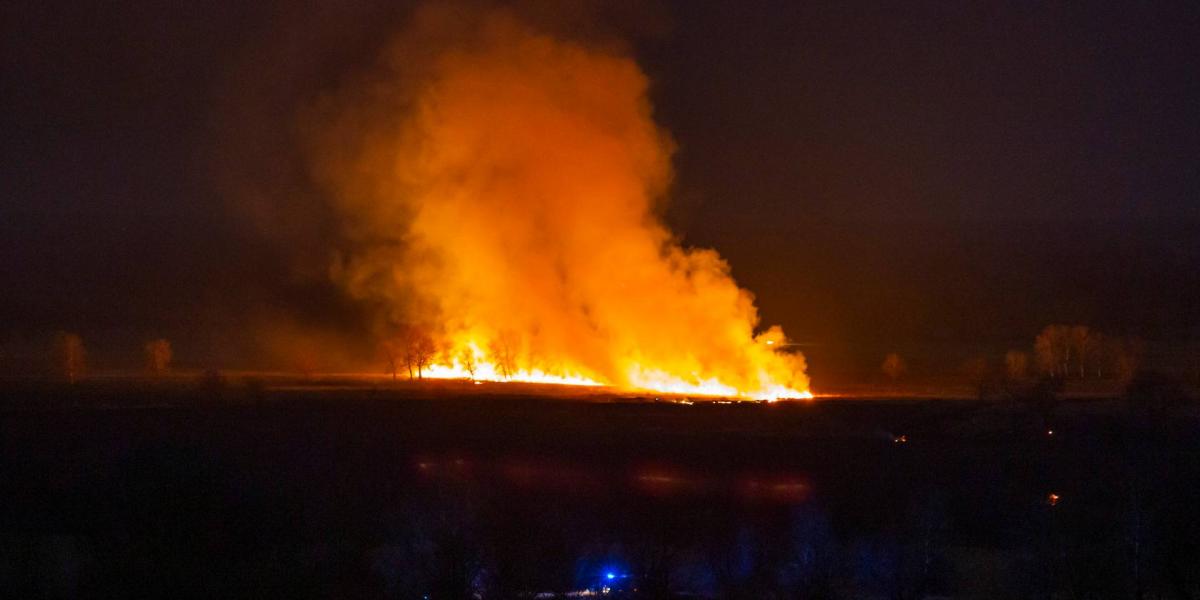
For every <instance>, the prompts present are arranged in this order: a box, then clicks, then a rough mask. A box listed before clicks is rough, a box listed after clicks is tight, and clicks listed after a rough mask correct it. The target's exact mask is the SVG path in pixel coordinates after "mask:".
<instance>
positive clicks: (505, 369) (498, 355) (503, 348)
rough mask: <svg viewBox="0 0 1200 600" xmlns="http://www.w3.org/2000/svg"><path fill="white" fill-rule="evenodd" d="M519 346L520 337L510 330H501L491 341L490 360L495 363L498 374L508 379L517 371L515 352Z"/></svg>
mask: <svg viewBox="0 0 1200 600" xmlns="http://www.w3.org/2000/svg"><path fill="white" fill-rule="evenodd" d="M519 348H520V338H519V337H518V336H517V334H515V333H513V332H511V331H504V332H501V333H500V335H498V336H496V339H495V340H492V343H491V348H490V349H491V353H492V360H493V361H494V362H495V363H496V368H497V369H499V371H500V375H501V376H503V377H504V378H505V379H508V378H510V377H512V376H513V375H515V374H516V372H517V353H518V351H519Z"/></svg>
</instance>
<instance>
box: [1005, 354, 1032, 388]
mask: <svg viewBox="0 0 1200 600" xmlns="http://www.w3.org/2000/svg"><path fill="white" fill-rule="evenodd" d="M1004 372H1005V374H1006V375H1007V376H1008V379H1009V380H1010V381H1022V380H1024V379H1025V377H1026V376H1027V375H1028V374H1029V355H1028V354H1025V353H1024V352H1021V351H1020V350H1009V351H1008V353H1006V354H1005V355H1004Z"/></svg>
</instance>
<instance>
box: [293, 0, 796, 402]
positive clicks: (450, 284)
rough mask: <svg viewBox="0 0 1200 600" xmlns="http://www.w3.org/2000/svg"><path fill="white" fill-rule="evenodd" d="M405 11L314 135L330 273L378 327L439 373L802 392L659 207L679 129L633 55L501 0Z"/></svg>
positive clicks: (721, 266) (781, 355)
mask: <svg viewBox="0 0 1200 600" xmlns="http://www.w3.org/2000/svg"><path fill="white" fill-rule="evenodd" d="M459 8H461V7H459ZM416 23H417V26H416V30H415V31H414V32H412V34H411V35H410V36H407V37H404V38H402V39H401V40H400V41H399V42H398V43H397V44H396V46H395V48H394V52H392V53H391V54H390V55H389V56H388V57H387V58H388V60H386V61H385V63H386V64H385V66H384V73H382V75H381V76H380V77H379V78H378V80H372V81H368V82H366V84H365V85H363V84H362V82H359V84H356V85H354V86H351V87H350V88H348V89H346V90H343V93H342V94H340V95H338V96H336V97H334V98H331V99H327V102H326V104H325V105H323V108H324V109H326V110H327V111H328V112H329V113H330V114H328V115H327V116H328V118H329V122H328V123H327V126H326V127H324V128H323V129H324V130H325V133H326V136H325V137H323V138H321V139H320V140H319V143H318V144H316V146H317V147H318V148H319V150H318V152H319V160H318V168H319V171H320V176H321V177H323V178H324V179H325V180H326V181H327V182H328V183H329V184H330V187H331V188H332V189H333V190H334V191H335V196H336V203H335V206H334V207H333V208H334V209H335V210H334V212H335V214H336V215H338V216H339V217H340V219H341V221H342V225H343V233H344V235H345V237H346V238H347V240H348V243H347V247H348V249H347V250H346V251H345V253H344V254H342V255H341V257H340V259H339V260H338V261H337V263H336V264H335V267H334V269H333V275H334V278H335V280H336V281H338V282H339V283H340V284H342V285H343V286H345V287H346V289H347V290H349V291H350V292H351V293H352V294H353V295H355V296H356V297H358V298H360V299H363V300H364V301H367V302H369V303H371V304H372V305H374V306H379V307H382V308H383V312H384V313H385V314H384V315H383V317H384V318H383V319H382V321H384V325H383V327H382V328H381V329H382V331H381V334H382V335H384V336H387V337H393V336H401V337H402V336H403V335H409V336H411V335H413V333H412V332H414V331H416V332H417V334H416V335H417V336H418V337H420V338H423V339H427V340H429V344H427V345H428V346H430V347H432V348H435V350H432V351H431V352H435V353H436V357H434V358H433V359H432V360H429V361H425V364H432V365H433V366H432V367H428V366H426V375H427V376H432V377H443V378H464V379H475V380H490V381H501V380H519V381H533V382H544V383H558V384H570V385H607V386H612V387H615V388H618V389H636V390H653V391H658V392H663V393H670V394H681V395H687V396H715V397H730V398H752V399H760V400H774V399H780V398H808V397H811V394H809V392H808V378H807V376H806V375H805V373H804V371H805V364H804V358H803V356H801V355H800V354H797V353H788V352H784V351H782V350H780V348H781V347H783V346H786V345H787V344H786V342H787V340H786V338H785V336H784V334H783V332H782V330H780V329H779V328H778V327H770V328H767V329H766V330H765V331H762V332H761V333H758V334H757V335H756V333H755V332H756V330H757V329H758V328H759V318H758V312H757V310H756V309H755V307H754V302H753V296H752V295H751V294H750V293H749V292H747V291H746V290H743V289H741V288H739V287H738V286H737V284H736V283H735V282H734V280H733V278H732V277H731V276H730V268H729V265H728V264H727V263H726V262H725V261H724V260H723V259H722V258H721V257H720V256H719V255H718V254H717V253H716V252H715V251H713V250H708V249H695V248H687V247H684V246H682V245H681V244H680V243H679V241H678V239H677V238H676V237H675V236H674V235H673V234H672V233H671V232H670V231H669V230H668V229H667V227H666V226H665V225H664V224H663V223H662V221H661V219H660V216H659V215H660V212H661V208H662V203H663V198H664V196H665V194H666V192H667V191H668V188H669V186H670V182H671V178H672V172H671V154H672V151H673V149H674V144H673V142H672V140H671V139H670V137H669V136H668V135H667V133H666V132H665V131H663V130H662V129H660V128H659V127H658V126H657V124H655V122H654V120H653V119H652V108H651V106H650V103H649V100H648V99H647V87H648V81H647V79H646V76H645V75H644V74H643V73H642V71H641V70H640V69H639V68H638V66H637V64H636V63H634V61H633V60H632V59H631V58H629V57H628V56H626V55H625V54H623V53H622V52H620V51H618V50H616V49H615V47H609V46H605V47H603V48H597V47H592V46H588V45H584V44H581V43H576V42H573V41H568V40H563V39H559V38H556V37H553V36H551V35H547V34H546V33H544V32H540V31H536V30H534V29H532V28H530V27H528V26H527V25H525V24H523V23H521V22H520V21H518V20H517V19H515V18H513V17H512V16H511V15H508V14H507V13H487V14H485V15H482V16H481V17H480V16H478V15H476V16H470V15H469V14H467V13H465V12H464V11H462V10H459V9H451V10H446V9H439V8H436V7H434V8H431V9H429V10H426V11H424V12H422V13H421V14H420V15H419V16H418V18H417V19H416ZM346 149H352V152H350V153H348V155H347V153H346ZM396 331H405V332H408V333H407V334H397V333H395V332H396Z"/></svg>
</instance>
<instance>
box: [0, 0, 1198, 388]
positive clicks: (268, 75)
mask: <svg viewBox="0 0 1200 600" xmlns="http://www.w3.org/2000/svg"><path fill="white" fill-rule="evenodd" d="M338 4H339V6H338V7H320V6H301V5H299V4H296V5H292V4H288V3H281V4H279V5H275V6H272V5H271V3H246V2H211V3H203V4H196V5H176V4H175V3H143V2H128V3H121V4H120V5H116V6H114V5H109V4H107V3H90V2H83V3H57V2H21V1H17V2H8V3H5V4H4V6H3V8H0V28H2V30H3V35H2V38H0V39H2V40H3V47H2V48H0V56H2V58H0V61H2V69H3V74H2V79H0V90H2V96H0V131H2V132H3V138H2V142H0V176H2V180H3V182H4V186H3V191H2V192H0V282H2V285H3V293H0V349H4V352H5V353H6V354H7V355H8V356H9V357H10V358H11V357H12V356H14V355H20V354H22V353H28V352H30V351H31V350H30V348H35V347H40V346H45V345H46V344H47V343H48V340H50V339H51V336H52V334H53V332H54V331H56V330H60V329H66V330H74V331H79V332H81V333H82V334H83V335H84V337H85V339H88V340H89V341H90V343H89V347H90V349H91V351H92V353H93V355H94V356H96V357H97V358H96V360H97V362H100V363H101V364H109V365H113V366H122V365H124V364H127V363H136V362H137V361H138V360H139V356H140V355H139V348H140V344H141V343H142V341H144V340H145V339H149V338H150V337H157V336H166V337H169V338H171V339H172V340H173V341H174V343H175V346H176V349H177V350H176V352H177V355H178V361H179V362H180V363H181V364H189V365H195V366H201V365H209V364H215V365H222V366H229V365H232V364H234V363H245V364H249V363H252V362H254V358H253V355H254V353H255V345H254V341H253V340H252V339H247V337H248V335H249V334H248V333H247V332H248V331H251V330H252V328H251V325H252V324H254V323H256V322H259V321H260V320H262V319H264V318H278V317H279V315H286V320H287V321H288V322H289V323H294V324H297V326H298V327H313V328H317V329H328V330H335V331H339V332H342V333H343V334H345V335H348V336H352V335H353V333H354V332H355V331H356V328H357V327H359V324H358V323H359V320H360V319H359V317H360V315H359V309H358V308H357V307H355V306H354V305H353V303H351V302H349V301H348V300H346V299H344V298H342V297H340V294H339V293H338V292H337V291H336V290H335V289H333V287H332V286H331V285H330V284H328V283H326V282H324V281H323V280H322V278H321V277H320V272H321V270H322V267H323V265H321V264H318V263H319V262H320V259H319V257H317V258H314V261H313V262H314V266H313V269H312V270H311V271H310V272H304V271H303V270H301V271H300V272H297V270H296V269H295V268H294V264H291V263H290V262H288V261H285V259H284V257H282V256H281V255H280V252H279V250H278V240H279V239H286V238H287V237H288V236H289V235H292V234H293V233H294V231H293V230H295V229H305V228H313V227H315V228H316V229H318V230H319V229H321V219H320V215H319V214H313V212H312V211H311V210H309V208H310V207H311V203H307V204H306V202H305V198H307V197H310V196H312V195H313V194H315V193H317V192H315V191H314V190H313V189H312V188H313V186H312V183H311V182H310V181H308V180H307V179H306V177H305V176H304V174H303V173H302V171H303V169H302V168H301V167H300V166H299V163H300V159H299V158H298V157H297V153H298V151H297V150H296V149H295V148H294V147H293V145H292V144H291V137H290V136H291V135H292V130H291V127H292V123H293V116H294V115H295V114H296V112H297V111H299V110H301V108H302V107H303V106H305V105H306V104H308V103H311V102H312V100H313V99H314V98H316V97H318V96H319V95H320V94H321V93H322V92H323V91H325V90H328V89H330V88H332V87H334V86H336V85H337V82H338V81H340V80H342V79H343V78H345V77H346V76H348V75H349V74H351V73H353V71H354V70H355V68H356V67H357V66H358V65H360V64H362V62H363V61H364V60H367V58H368V57H370V56H373V55H374V54H375V53H376V52H377V51H378V48H379V45H380V44H381V43H382V42H383V41H384V40H386V39H388V37H389V35H390V34H391V33H392V32H393V31H395V30H396V29H397V28H400V27H402V26H403V24H404V22H405V19H406V17H407V15H408V10H407V8H405V7H403V6H394V5H393V3H385V2H377V3H371V2H358V3H338ZM627 4H629V5H630V6H623V5H620V3H618V4H616V5H607V4H606V5H603V6H595V5H591V4H588V3H583V4H577V5H573V6H570V7H563V6H560V5H559V3H550V2H545V3H539V2H534V3H531V4H530V5H528V6H525V7H523V8H521V9H520V10H523V11H526V12H528V13H529V14H530V15H531V17H530V18H531V19H532V20H534V21H538V22H543V23H545V27H547V28H549V29H552V30H554V31H556V32H557V33H559V34H560V35H567V36H570V37H576V38H581V39H586V38H590V37H605V38H610V37H613V36H616V37H619V38H621V39H624V40H626V41H627V42H628V43H629V44H631V47H632V49H633V54H634V55H635V56H636V57H637V59H638V61H639V63H640V64H641V66H642V68H643V69H644V70H645V71H646V72H647V74H648V75H649V76H650V78H651V81H652V82H653V83H652V86H653V87H652V91H651V95H652V100H653V103H654V105H655V111H656V113H655V114H656V118H657V119H658V121H659V122H660V123H661V124H662V125H663V126H665V127H666V128H667V129H668V130H669V131H671V133H672V134H673V136H674V138H675V140H676V142H677V143H678V146H679V150H678V152H677V155H676V158H675V166H676V181H675V184H674V192H673V194H672V198H671V200H670V204H669V206H668V208H667V210H666V219H667V221H668V223H670V224H671V226H672V228H673V229H674V230H675V231H676V232H677V233H679V234H680V235H681V236H682V238H683V239H684V241H685V242H686V243H688V244H691V245H698V246H707V247H714V248H716V249H718V250H719V251H720V252H721V253H722V255H724V256H725V257H726V258H727V259H728V260H729V261H730V263H731V264H732V265H733V272H734V275H735V276H736V278H737V279H738V281H739V283H741V284H742V285H743V286H744V287H747V288H749V289H750V290H752V291H754V292H755V294H756V296H757V298H758V303H759V307H760V309H761V312H762V315H763V317H764V321H766V322H768V323H779V324H781V325H783V326H784V328H785V330H787V331H788V332H789V334H790V335H791V337H793V338H794V339H796V340H798V341H800V342H802V343H804V344H808V345H809V346H807V348H806V352H807V353H808V354H809V355H810V358H811V359H812V362H813V365H812V369H811V371H812V373H813V374H814V377H815V378H816V379H817V381H818V382H819V378H820V376H821V373H822V369H825V370H826V371H828V372H834V371H838V370H852V369H854V368H858V367H859V366H861V365H877V364H878V357H879V356H881V352H886V351H888V350H890V349H893V348H899V349H907V351H908V352H909V353H913V352H916V353H918V354H919V353H920V352H928V353H929V354H930V355H931V356H932V355H935V354H937V353H938V352H943V350H939V349H945V348H953V350H944V352H945V353H946V354H947V355H955V356H960V355H962V353H963V352H966V351H963V350H961V348H964V347H970V348H976V347H978V348H986V349H989V350H992V351H1003V349H1005V348H1008V347H1027V346H1028V345H1029V344H1030V342H1031V340H1032V338H1033V336H1034V335H1035V334H1036V333H1037V331H1038V330H1039V329H1041V327H1042V326H1043V325H1046V324H1049V323H1059V322H1062V323H1084V324H1089V325H1091V326H1093V327H1095V328H1097V329H1100V330H1102V331H1106V332H1111V333H1113V334H1118V335H1134V336H1138V337H1141V338H1145V339H1148V340H1155V341H1162V342H1164V343H1177V344H1183V343H1188V342H1194V341H1195V340H1197V338H1200V277H1198V276H1197V275H1198V274H1200V202H1198V201H1197V200H1198V198H1197V195H1198V193H1200V78H1198V77H1197V74H1200V41H1198V40H1200V7H1197V6H1196V5H1195V4H1194V3H1184V2H1180V3H1111V6H1105V5H1102V4H1101V3H1090V4H1089V5H1079V6H1068V5H1067V4H1060V3H1047V4H1035V3H1012V4H1009V3H973V2H934V3H924V2H905V3H897V4H896V5H894V6H891V7H887V8H881V7H878V6H870V5H865V4H864V5H859V4H858V3H852V2H841V1H839V2H830V3H805V2H787V1H780V2H690V1H689V2H676V3H665V4H657V5H650V6H640V4H641V3H627ZM634 5H637V6H636V7H632V8H631V6H634ZM549 6H554V8H548V7H549ZM263 186H269V187H272V188H273V189H274V190H275V191H276V192H280V191H282V193H286V194H291V195H292V196H294V197H295V198H296V214H297V216H296V218H295V220H294V221H292V220H290V219H285V220H284V221H286V222H280V223H279V226H278V229H277V231H274V232H272V233H269V234H264V232H263V231H262V230H261V229H260V228H257V227H250V226H247V225H246V221H247V219H246V218H245V217H244V215H243V214H241V213H242V212H243V211H244V210H245V206H244V203H241V202H240V201H239V200H236V199H235V197H236V196H239V195H240V194H244V193H246V190H247V189H254V188H258V187H263ZM314 224H315V225H314ZM319 233H320V232H319V231H318V234H319ZM919 349H925V350H919ZM929 349H934V350H929ZM956 353H957V354H956Z"/></svg>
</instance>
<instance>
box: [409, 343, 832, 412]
mask: <svg viewBox="0 0 1200 600" xmlns="http://www.w3.org/2000/svg"><path fill="white" fill-rule="evenodd" d="M476 356H477V364H476V365H475V367H474V369H473V370H470V369H467V368H466V367H464V366H463V365H462V363H461V362H460V361H459V360H457V359H455V360H453V361H449V362H441V363H435V364H432V365H429V366H427V367H425V368H424V369H423V372H422V376H423V377H429V378H431V379H467V380H472V381H488V382H505V381H518V382H524V383H544V384H553V385H572V386H587V387H625V388H628V389H629V390H630V391H647V392H658V393H662V394H671V395H676V396H696V397H705V398H740V399H747V400H760V401H767V402H774V401H776V400H793V399H805V400H808V399H811V398H812V397H813V395H812V392H809V391H808V390H804V391H801V390H794V389H791V388H788V387H786V386H782V385H767V386H764V387H763V388H762V389H758V390H753V391H745V390H739V389H737V388H735V387H733V386H730V385H727V384H724V383H722V382H721V381H719V380H717V379H702V380H699V381H695V382H688V381H685V380H683V379H681V378H679V377H676V376H674V375H670V374H668V373H666V372H664V371H660V370H656V369H645V368H642V367H640V366H637V365H635V366H633V367H631V368H630V369H629V377H628V378H629V381H630V382H631V385H629V386H614V385H613V384H611V383H609V382H605V381H600V380H597V379H595V378H592V377H588V376H586V375H583V374H580V373H569V372H568V373H551V372H548V371H544V370H542V369H537V368H533V369H516V370H513V371H512V372H510V373H507V374H505V373H504V372H503V370H502V369H500V368H499V367H497V365H495V364H494V363H492V362H490V361H487V360H484V359H482V357H479V353H477V355H476Z"/></svg>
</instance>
